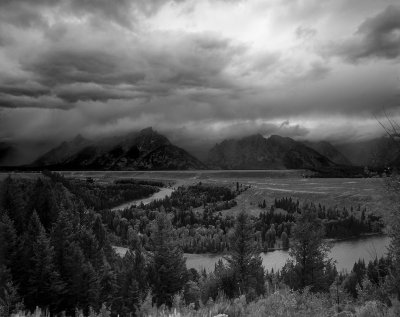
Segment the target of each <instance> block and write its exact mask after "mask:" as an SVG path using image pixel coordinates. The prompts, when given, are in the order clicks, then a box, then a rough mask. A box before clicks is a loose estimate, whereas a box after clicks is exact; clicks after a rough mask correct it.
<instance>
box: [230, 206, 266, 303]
mask: <svg viewBox="0 0 400 317" xmlns="http://www.w3.org/2000/svg"><path fill="white" fill-rule="evenodd" d="M226 260H227V262H228V267H229V268H230V269H231V270H232V272H233V277H234V280H235V284H236V290H235V293H236V294H246V295H249V296H252V295H253V294H256V295H260V294H263V293H264V268H263V266H262V259H261V256H260V250H259V249H258V247H257V243H256V242H255V240H254V228H253V224H252V223H251V221H250V219H249V216H248V215H247V214H246V212H245V211H244V210H242V211H241V212H240V213H239V214H238V216H237V218H236V223H235V226H234V230H233V233H232V235H231V237H230V254H229V256H228V257H227V258H226Z"/></svg>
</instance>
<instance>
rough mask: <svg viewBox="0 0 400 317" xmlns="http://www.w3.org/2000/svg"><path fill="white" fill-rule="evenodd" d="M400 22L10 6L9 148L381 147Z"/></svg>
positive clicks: (3, 56)
mask: <svg viewBox="0 0 400 317" xmlns="http://www.w3.org/2000/svg"><path fill="white" fill-rule="evenodd" d="M399 21H400V6H398V5H396V4H395V1H384V2H380V1H378V2H377V1H372V0H362V1H361V0H356V1H351V2H349V1H345V0H325V1H317V0H310V1H283V0H274V1H268V2H266V1H261V0H241V1H223V0H217V1H211V0H198V1H194V0H186V1H183V0H182V1H161V0H153V1H145V0H143V1H142V0H140V1H128V0H118V1H107V0H100V1H99V0H87V1H78V0H65V1H62V0H57V1H54V0H38V1H28V0H15V1H1V2H0V68H1V69H2V72H1V73H0V141H2V142H3V141H5V142H14V143H15V142H17V143H18V142H24V144H26V142H31V143H32V142H33V143H34V142H39V141H40V142H42V143H45V144H49V146H50V144H57V142H59V141H61V140H64V139H69V138H72V137H74V135H76V134H77V133H81V134H83V135H84V136H87V137H91V138H96V137H102V136H108V135H118V134H123V133H127V132H130V131H133V130H138V129H141V128H144V127H146V126H153V127H154V128H156V129H157V130H159V131H160V132H164V133H166V134H167V136H169V137H170V138H171V140H172V141H174V142H177V143H178V144H179V145H181V146H184V147H186V148H190V149H191V150H192V151H193V152H196V148H198V147H205V146H206V145H207V146H208V145H210V144H212V143H215V142H216V141H220V140H222V139H223V138H230V137H240V136H242V135H248V134H252V133H261V134H263V135H266V136H267V135H270V134H281V135H286V136H290V137H294V138H298V139H319V138H324V139H331V140H340V139H346V140H348V139H350V138H355V139H357V138H358V139H359V138H370V137H374V136H377V135H378V134H379V133H381V131H380V127H379V124H377V122H376V120H375V117H379V115H380V114H381V113H382V109H385V111H387V112H388V113H390V114H392V115H393V116H394V117H398V116H399V105H400V84H399V83H400V81H399V79H398V78H399V71H400V69H399V57H400V22H399ZM33 143H32V144H33Z"/></svg>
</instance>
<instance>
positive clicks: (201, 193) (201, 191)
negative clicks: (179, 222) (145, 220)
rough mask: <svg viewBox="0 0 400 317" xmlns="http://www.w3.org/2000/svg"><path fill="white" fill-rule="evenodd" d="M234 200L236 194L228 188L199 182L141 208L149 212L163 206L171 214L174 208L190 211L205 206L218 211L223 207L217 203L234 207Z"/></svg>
mask: <svg viewBox="0 0 400 317" xmlns="http://www.w3.org/2000/svg"><path fill="white" fill-rule="evenodd" d="M234 198H235V192H233V191H232V190H231V189H230V188H228V187H225V186H212V185H205V184H202V183H201V182H199V183H198V184H196V185H191V186H180V187H178V188H177V189H176V190H175V191H174V192H172V194H171V196H170V197H165V198H164V199H156V200H154V201H152V202H151V203H149V204H147V205H141V206H139V207H140V208H142V209H147V210H157V209H159V208H160V207H161V206H162V207H163V208H164V209H165V210H166V211H167V212H170V211H172V209H173V208H178V209H181V210H189V209H190V208H197V207H201V206H203V207H204V208H206V207H209V208H211V209H212V210H213V211H217V209H218V208H221V206H223V205H221V204H219V205H218V204H217V202H222V203H223V204H225V205H226V206H231V207H233V206H234V205H235V203H233V202H231V201H232V200H233V199H234ZM218 206H220V207H218ZM219 210H221V209H219Z"/></svg>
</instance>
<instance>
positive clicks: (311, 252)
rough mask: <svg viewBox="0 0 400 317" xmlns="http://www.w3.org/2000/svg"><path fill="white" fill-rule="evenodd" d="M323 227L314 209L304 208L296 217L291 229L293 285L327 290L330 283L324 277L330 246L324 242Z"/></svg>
mask: <svg viewBox="0 0 400 317" xmlns="http://www.w3.org/2000/svg"><path fill="white" fill-rule="evenodd" d="M324 236H325V234H324V227H323V224H322V222H321V221H320V219H319V218H317V215H316V211H312V210H309V209H305V210H303V211H302V213H301V214H300V215H299V216H298V217H297V220H296V225H295V227H294V229H293V239H292V245H291V249H290V256H291V258H292V260H293V261H294V270H295V272H294V273H295V275H296V277H297V279H298V280H297V281H296V282H295V281H293V285H299V287H300V288H304V287H306V286H311V289H312V290H315V291H320V290H327V289H329V286H330V284H331V283H329V282H330V281H327V280H326V279H325V278H326V276H325V274H326V269H327V267H328V266H329V263H330V262H331V260H330V259H328V252H329V250H330V246H329V245H328V244H327V243H325V242H324V240H323V238H324Z"/></svg>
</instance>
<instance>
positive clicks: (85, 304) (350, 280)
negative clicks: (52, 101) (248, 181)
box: [0, 174, 400, 316]
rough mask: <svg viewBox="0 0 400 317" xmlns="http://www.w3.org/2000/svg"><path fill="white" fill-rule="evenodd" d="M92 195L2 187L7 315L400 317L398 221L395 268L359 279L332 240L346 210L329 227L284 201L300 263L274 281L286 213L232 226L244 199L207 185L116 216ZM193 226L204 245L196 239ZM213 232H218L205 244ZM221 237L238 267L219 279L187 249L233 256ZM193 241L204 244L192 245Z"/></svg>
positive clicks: (0, 265)
mask: <svg viewBox="0 0 400 317" xmlns="http://www.w3.org/2000/svg"><path fill="white" fill-rule="evenodd" d="M239 190H240V188H239ZM85 192H86V190H82V191H78V190H74V187H73V185H71V184H70V181H68V180H65V179H63V178H62V177H60V176H59V175H55V174H48V175H47V177H43V178H41V179H38V180H36V181H32V180H21V179H12V178H7V179H6V180H4V182H3V183H2V184H1V190H0V260H1V262H0V307H1V311H0V315H1V316H3V315H4V316H7V315H9V314H11V313H13V312H17V311H26V310H28V311H33V310H35V308H36V307H37V306H38V307H41V309H42V310H43V312H45V311H46V310H47V311H49V312H51V313H53V314H56V313H60V314H61V313H62V312H64V314H66V315H68V316H70V315H77V316H81V315H82V314H84V315H91V316H97V315H100V316H110V315H111V316H117V315H118V314H119V315H120V316H129V315H132V316H136V315H138V316H140V315H153V316H155V315H159V316H163V315H165V316H167V314H168V313H169V312H171V314H175V315H176V316H177V315H178V313H180V314H181V316H210V315H211V316H214V315H217V314H219V313H224V314H227V315H228V316H334V315H337V314H338V313H339V312H340V311H346V312H348V315H357V316H397V315H398V314H399V312H400V310H399V305H398V301H397V300H398V299H399V298H400V287H399V285H400V283H399V282H400V271H399V268H400V262H399V260H400V218H399V216H398V215H394V218H393V221H392V244H391V249H390V253H389V256H388V257H387V258H384V259H376V260H375V261H372V262H370V263H364V262H362V261H359V262H357V263H356V264H355V265H354V268H353V270H352V271H351V272H350V273H346V272H337V270H336V268H335V264H334V263H333V262H332V261H331V260H330V259H329V258H328V251H329V245H328V244H327V243H326V240H325V239H324V238H325V237H326V235H327V232H326V229H327V228H328V227H327V226H326V222H327V221H330V220H335V219H329V218H335V217H336V218H337V219H336V220H338V219H340V218H342V214H341V213H342V211H340V213H339V214H336V216H335V214H334V213H333V214H331V215H330V216H328V212H327V210H326V211H325V213H326V217H321V210H323V207H322V206H321V208H319V206H318V207H316V206H315V205H305V206H301V207H300V206H299V205H300V204H297V202H296V203H294V202H291V203H290V199H289V198H288V199H287V200H282V201H276V203H275V205H279V208H282V207H283V205H287V206H289V207H290V208H289V207H288V208H287V209H290V210H287V212H286V216H290V217H293V218H292V219H293V221H290V222H291V223H292V224H291V225H290V229H287V226H285V225H283V223H284V222H282V223H280V224H278V225H277V229H278V227H279V225H282V226H281V229H282V233H281V236H282V235H283V234H284V233H286V235H287V236H288V237H289V236H290V243H291V248H290V255H291V260H290V261H288V262H287V263H286V265H285V266H284V268H283V269H282V270H281V271H279V272H265V271H264V268H263V266H262V261H261V257H260V251H261V250H262V249H263V248H264V245H263V243H260V240H259V239H260V238H259V237H257V236H259V232H262V226H261V227H260V223H261V224H263V223H267V222H268V221H267V220H266V219H267V218H268V215H270V216H274V215H275V211H268V212H266V213H262V214H261V215H260V217H259V218H257V217H250V216H249V215H248V214H246V212H245V211H242V212H240V213H239V214H238V215H237V217H236V218H234V219H233V218H229V217H225V218H222V216H221V214H220V213H219V211H217V209H218V208H219V207H217V206H218V204H219V203H223V202H230V201H232V200H233V199H234V196H235V191H234V192H233V193H232V192H231V191H230V190H229V191H228V190H226V189H221V188H218V187H215V188H214V190H210V189H209V187H207V186H205V185H202V184H198V185H195V186H193V187H190V188H189V189H188V190H184V189H180V190H178V191H177V192H176V193H177V194H176V196H174V195H173V196H171V197H170V198H168V200H169V201H170V203H169V204H167V203H166V201H165V200H163V203H161V204H160V203H159V202H158V203H155V205H154V206H146V207H144V208H142V209H141V208H131V209H128V210H125V211H121V212H116V213H115V215H112V213H111V212H110V211H109V210H108V209H105V210H103V209H97V207H95V206H94V205H91V200H85V199H84V197H85V195H86V194H84V193H85ZM188 193H192V195H189V194H188ZM192 196H193V197H196V198H199V199H198V200H196V199H194V200H192V198H191V197H192ZM177 202H178V203H177ZM180 204H183V205H185V206H186V207H185V208H182V209H186V208H188V209H189V210H185V212H188V213H187V214H186V213H185V212H184V211H183V210H181V209H180V208H178V207H179V206H180ZM293 204H294V205H293ZM294 206H295V207H294ZM142 207H143V206H142ZM196 208H197V209H198V210H194V209H196ZM274 208H277V206H275V207H274ZM271 212H272V213H271ZM360 212H361V215H362V211H360ZM137 213H139V214H140V216H137V215H136V214H137ZM279 214H281V213H279ZM349 214H351V211H350V212H349ZM191 215H193V217H192V216H191ZM198 215H202V217H200V216H198ZM277 215H278V213H277ZM128 217H131V218H128ZM191 217H192V218H191ZM361 217H362V216H361ZM344 218H347V217H344ZM268 219H269V218H268ZM132 221H133V222H132ZM191 221H193V222H191ZM217 221H220V222H219V223H218V222H217ZM270 221H271V222H270V227H269V228H268V230H272V229H274V230H275V225H273V227H271V225H272V224H273V223H274V222H272V221H276V223H278V221H277V219H275V218H273V217H272V218H271V220H270ZM360 221H361V220H360ZM368 221H369V222H370V224H371V227H373V225H372V223H374V221H375V220H374V219H371V220H368V217H365V219H364V223H365V224H368ZM196 226H197V227H196ZM367 226H368V225H367ZM193 228H195V229H196V230H195V233H194V236H195V237H196V234H197V235H198V236H200V238H199V241H203V243H200V244H198V243H197V242H196V243H195V242H194V241H197V240H196V239H191V238H190V237H191V230H193ZM205 229H207V230H210V231H206V232H207V233H205V234H203V235H201V233H200V231H201V230H205ZM285 229H286V231H285ZM185 230H187V231H185ZM211 230H215V232H218V231H217V230H222V232H224V234H223V235H222V236H223V239H225V240H223V239H222V240H223V241H222V242H224V243H225V245H224V249H226V251H227V255H226V262H222V261H220V262H219V263H218V264H217V265H216V266H215V270H214V271H213V272H211V273H206V272H205V271H202V272H198V271H196V270H194V269H190V270H187V268H186V264H185V258H184V256H183V249H184V248H185V247H186V248H188V247H193V246H194V245H196V246H197V247H198V245H202V246H203V245H206V247H205V248H204V249H207V247H208V246H207V243H206V241H213V239H215V241H216V242H215V248H216V249H217V248H218V247H217V246H218V245H219V248H222V247H221V243H222V242H221V241H218V242H219V244H218V243H217V239H216V238H215V237H214V236H213V235H211V233H210V232H211ZM224 230H225V231H224ZM268 230H266V233H267V232H268ZM125 235H126V236H125ZM185 235H186V237H185V238H184V236H185ZM202 236H203V237H204V238H203V240H202ZM269 236H270V237H271V238H272V234H271V231H270V234H269ZM275 236H276V233H275ZM206 237H207V238H206ZM207 239H208V240H207ZM282 240H284V239H282ZM116 241H120V242H121V241H123V242H124V243H126V245H127V246H128V247H129V250H128V252H127V254H126V256H125V257H123V258H121V257H120V256H118V255H117V254H116V253H115V252H114V250H113V248H112V245H113V244H114V243H115V242H116ZM183 241H192V242H188V243H187V244H188V245H189V246H186V245H183ZM261 241H262V238H261ZM268 241H269V240H268ZM191 243H192V246H190V245H191ZM211 246H212V247H214V246H213V243H211ZM38 315H40V313H38ZM343 316H344V315H343Z"/></svg>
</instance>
